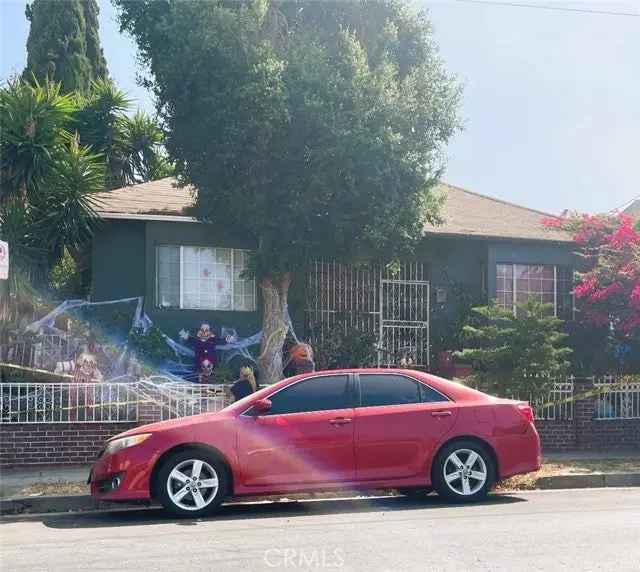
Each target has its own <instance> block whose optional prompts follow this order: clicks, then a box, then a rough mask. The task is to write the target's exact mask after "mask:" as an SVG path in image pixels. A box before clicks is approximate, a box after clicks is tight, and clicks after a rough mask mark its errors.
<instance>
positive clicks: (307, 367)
mask: <svg viewBox="0 0 640 572" xmlns="http://www.w3.org/2000/svg"><path fill="white" fill-rule="evenodd" d="M289 358H290V366H291V371H292V375H299V374H301V373H309V372H312V371H315V369H316V364H315V363H314V361H313V348H312V347H311V346H310V345H309V344H305V343H303V342H300V343H297V344H294V345H293V346H291V348H290V349H289Z"/></svg>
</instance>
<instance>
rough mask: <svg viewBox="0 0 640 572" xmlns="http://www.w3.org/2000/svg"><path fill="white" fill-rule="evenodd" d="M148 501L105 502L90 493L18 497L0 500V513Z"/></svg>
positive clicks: (107, 506)
mask: <svg viewBox="0 0 640 572" xmlns="http://www.w3.org/2000/svg"><path fill="white" fill-rule="evenodd" d="M145 506H149V503H118V505H116V504H115V503H106V502H99V501H96V500H95V499H94V498H93V497H92V496H91V495H56V496H41V497H19V498H9V499H1V500H0V515H3V516H4V515H16V514H31V513H47V512H58V513H60V512H76V511H94V510H107V509H111V510H113V509H114V508H131V507H137V508H140V507H145Z"/></svg>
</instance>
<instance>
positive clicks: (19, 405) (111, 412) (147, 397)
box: [0, 381, 227, 424]
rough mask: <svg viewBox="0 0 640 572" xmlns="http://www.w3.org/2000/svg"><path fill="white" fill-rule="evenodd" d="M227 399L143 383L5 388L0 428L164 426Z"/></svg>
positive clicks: (198, 389) (220, 390) (217, 389)
mask: <svg viewBox="0 0 640 572" xmlns="http://www.w3.org/2000/svg"><path fill="white" fill-rule="evenodd" d="M226 395H227V393H226V391H225V388H224V387H222V386H199V385H194V384H174V383H168V384H164V385H155V384H152V383H148V382H144V381H140V382H136V383H3V384H2V385H1V386H0V412H1V413H0V423H5V424H6V423H131V422H150V421H156V420H157V421H160V420H165V419H173V418H176V417H184V416H188V415H196V414H198V413H205V412H213V411H218V410H220V409H222V408H223V407H224V406H225V405H226V404H227V398H226ZM143 410H144V411H143ZM143 413H144V414H143Z"/></svg>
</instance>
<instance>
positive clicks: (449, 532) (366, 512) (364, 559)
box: [0, 488, 640, 572]
mask: <svg viewBox="0 0 640 572" xmlns="http://www.w3.org/2000/svg"><path fill="white" fill-rule="evenodd" d="M0 568H1V569H2V571H3V572H4V571H7V572H8V571H15V572H18V571H23V570H24V571H29V572H36V571H39V570H47V571H48V570H56V571H57V570H60V571H64V572H73V571H76V570H77V571H82V572H85V571H96V570H109V571H119V570H135V571H136V572H147V571H151V570H161V571H168V570H171V571H172V572H175V571H177V570H180V571H182V570H185V571H189V572H194V571H198V572H199V571H205V570H206V571H214V572H217V571H225V570H345V571H351V570H357V571H367V572H372V571H379V570H380V571H394V572H395V571H412V570H420V571H421V572H424V571H440V570H442V571H449V570H451V571H454V570H455V571H456V572H462V571H466V570H492V571H494V570H495V571H502V570H505V571H506V570H508V571H512V570H515V571H519V570H526V571H527V572H529V571H535V570H545V571H546V570H549V571H557V570H571V571H580V570H607V571H609V570H615V571H616V572H621V571H624V570H634V571H637V570H640V488H619V489H586V490H571V491H533V492H527V493H517V494H509V495H493V496H491V497H490V498H489V499H488V500H487V501H486V502H483V503H480V504H475V505H467V506H454V505H450V504H446V503H444V502H443V501H441V500H440V499H438V498H437V497H436V496H432V497H429V498H428V499H426V500H423V501H414V500H409V499H407V498H404V497H389V498H378V499H371V498H370V499H346V500H323V501H304V502H279V503H271V504H264V503H261V504H244V505H234V506H227V507H223V510H222V512H221V513H220V514H219V515H217V516H216V517H211V518H208V519H202V520H196V521H189V520H177V519H173V518H171V517H168V516H165V515H164V514H163V513H162V512H160V511H158V510H155V509H154V510H137V509H136V510H128V511H122V510H121V511H117V512H108V513H104V512H103V513H91V514H89V513H87V514H75V515H70V514H69V515H48V516H47V515H45V516H29V517H26V516H25V517H15V518H5V519H3V520H0Z"/></svg>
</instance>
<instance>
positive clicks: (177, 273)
mask: <svg viewBox="0 0 640 572" xmlns="http://www.w3.org/2000/svg"><path fill="white" fill-rule="evenodd" d="M248 263H249V252H248V251H246V250H236V249H232V248H209V247H202V246H158V247H157V248H156V264H157V266H156V268H157V280H156V303H157V305H158V306H159V307H160V308H184V309H194V310H235V311H239V312H253V311H254V310H255V309H256V285H255V281H254V280H252V279H246V278H244V277H243V272H244V271H245V270H246V269H247V266H248Z"/></svg>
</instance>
